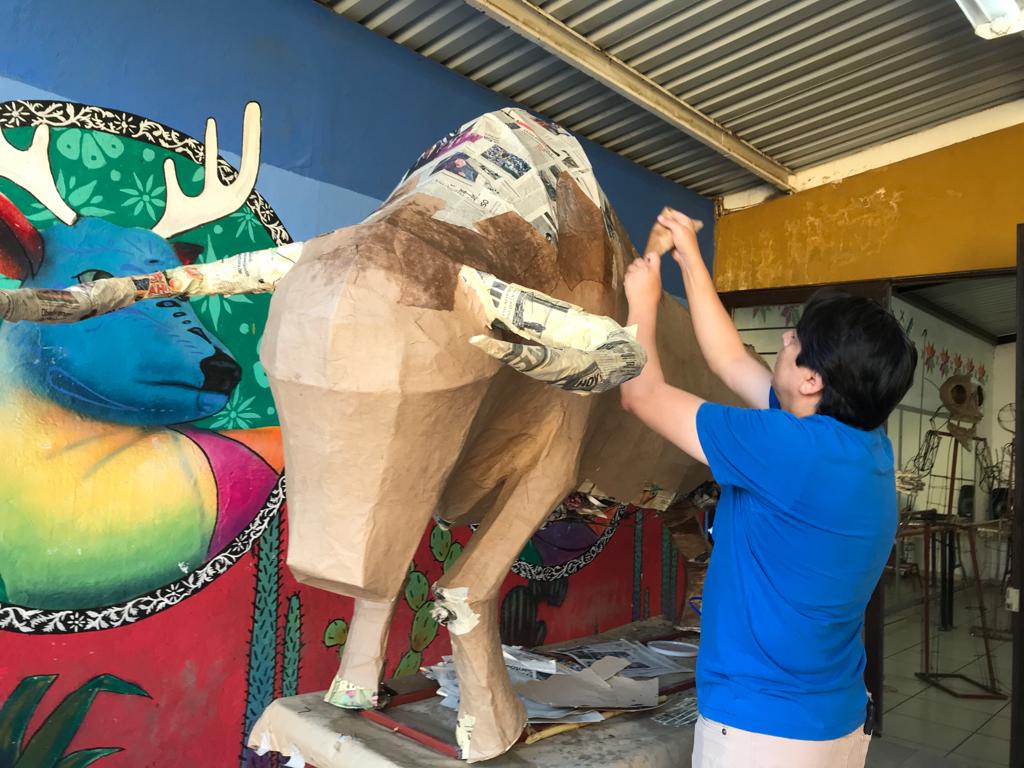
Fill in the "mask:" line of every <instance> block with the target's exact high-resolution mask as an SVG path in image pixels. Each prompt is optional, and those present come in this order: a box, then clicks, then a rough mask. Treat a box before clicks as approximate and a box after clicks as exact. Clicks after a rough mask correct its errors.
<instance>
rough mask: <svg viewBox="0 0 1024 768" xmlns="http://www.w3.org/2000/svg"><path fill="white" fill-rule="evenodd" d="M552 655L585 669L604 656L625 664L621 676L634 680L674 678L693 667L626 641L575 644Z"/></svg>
mask: <svg viewBox="0 0 1024 768" xmlns="http://www.w3.org/2000/svg"><path fill="white" fill-rule="evenodd" d="M555 653H558V654H559V655H562V656H568V657H569V658H571V659H574V660H575V661H577V662H579V663H580V664H582V665H583V666H584V667H588V666H590V665H591V664H593V663H594V662H595V661H597V660H598V659H602V658H604V657H606V656H614V657H616V658H619V659H624V660H625V661H626V662H627V665H626V668H625V669H624V670H623V671H622V675H623V676H625V677H631V678H635V679H645V678H651V677H661V676H662V675H676V674H679V673H680V672H692V671H693V668H692V667H691V666H688V665H687V664H685V663H684V662H681V661H679V660H677V659H673V658H670V657H668V656H664V655H662V654H660V653H655V652H654V651H651V650H649V649H648V648H647V647H646V646H644V645H641V644H640V643H634V642H632V641H630V640H614V641H612V642H608V643H592V644H589V645H577V646H573V647H570V648H560V649H559V650H558V651H555Z"/></svg>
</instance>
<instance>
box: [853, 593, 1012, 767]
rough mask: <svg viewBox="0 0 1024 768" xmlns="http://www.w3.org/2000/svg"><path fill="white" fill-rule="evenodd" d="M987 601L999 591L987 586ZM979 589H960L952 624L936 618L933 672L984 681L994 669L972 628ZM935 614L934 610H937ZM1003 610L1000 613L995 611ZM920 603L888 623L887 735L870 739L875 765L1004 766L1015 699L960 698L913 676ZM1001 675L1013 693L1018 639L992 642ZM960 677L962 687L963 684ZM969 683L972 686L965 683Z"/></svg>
mask: <svg viewBox="0 0 1024 768" xmlns="http://www.w3.org/2000/svg"><path fill="white" fill-rule="evenodd" d="M985 597H986V600H987V601H988V605H989V608H990V610H991V608H992V607H993V601H994V600H996V599H998V597H997V595H996V594H995V593H991V594H989V593H987V594H986V596H985ZM976 602H977V601H976V599H975V598H974V593H973V591H959V592H957V593H956V599H955V621H954V628H953V629H952V630H951V631H948V632H939V631H938V630H937V628H935V627H934V626H933V628H932V635H931V638H932V639H931V646H932V647H931V653H930V655H931V660H932V671H933V672H959V673H962V674H965V675H967V676H968V677H971V678H972V679H975V680H979V681H982V682H985V681H987V676H988V671H987V665H986V663H985V657H984V643H983V641H982V639H981V638H980V637H974V636H972V635H971V633H970V628H971V626H972V625H976V624H977V623H978V611H977V607H976ZM932 616H933V618H932V621H933V623H934V621H935V614H934V612H933V613H932ZM997 618H998V617H997ZM921 641H922V636H921V609H920V607H912V608H909V609H906V610H903V611H901V612H900V613H897V614H895V615H892V616H890V617H889V618H888V619H887V620H886V631H885V655H886V659H885V710H886V711H885V723H884V735H883V736H882V737H880V738H876V739H874V740H873V741H872V744H871V749H870V751H869V752H868V761H867V765H868V766H869V768H896V766H900V768H946V767H948V768H960V767H961V766H975V767H976V768H997V767H998V766H1003V767H1005V766H1006V765H1007V764H1008V761H1009V753H1010V742H1009V738H1010V710H1009V700H1008V699H1007V700H1001V701H999V700H996V701H992V700H983V699H958V698H955V697H954V696H951V695H949V694H947V693H944V692H943V691H940V690H939V689H937V688H934V687H932V686H930V685H928V684H927V683H925V682H923V681H922V680H920V679H918V678H917V677H916V676H915V673H916V672H920V671H921V669H922V666H921V665H922V642H921ZM991 647H992V652H993V661H994V666H995V673H996V680H997V682H998V684H999V686H1000V688H1001V689H1002V690H1003V691H1004V692H1005V693H1006V694H1009V693H1010V691H1009V689H1008V685H1009V680H1010V664H1011V649H1012V646H1011V644H1010V643H1009V642H1008V641H992V642H991ZM962 686H963V684H962V683H958V684H957V687H958V688H960V687H962ZM965 690H966V688H965Z"/></svg>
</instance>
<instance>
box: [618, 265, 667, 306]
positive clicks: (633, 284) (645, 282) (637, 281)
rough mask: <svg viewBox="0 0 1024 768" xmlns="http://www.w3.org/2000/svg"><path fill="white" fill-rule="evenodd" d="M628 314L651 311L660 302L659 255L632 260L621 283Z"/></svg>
mask: <svg viewBox="0 0 1024 768" xmlns="http://www.w3.org/2000/svg"><path fill="white" fill-rule="evenodd" d="M623 287H624V288H625V289H626V300H627V301H628V302H629V309H630V314H632V313H634V312H638V311H639V312H646V311H648V310H653V309H655V308H656V307H657V306H658V302H659V301H661V255H660V254H657V253H655V254H650V253H649V254H647V255H646V256H644V257H643V258H640V259H633V263H632V264H630V265H629V268H628V269H626V277H625V280H624V281H623Z"/></svg>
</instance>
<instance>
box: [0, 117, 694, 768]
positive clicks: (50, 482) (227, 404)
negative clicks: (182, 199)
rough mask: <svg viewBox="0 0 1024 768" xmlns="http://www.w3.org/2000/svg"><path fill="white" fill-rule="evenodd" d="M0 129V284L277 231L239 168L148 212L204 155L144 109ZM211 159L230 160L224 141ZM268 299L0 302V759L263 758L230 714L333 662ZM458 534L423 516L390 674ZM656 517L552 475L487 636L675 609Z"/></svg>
mask: <svg viewBox="0 0 1024 768" xmlns="http://www.w3.org/2000/svg"><path fill="white" fill-rule="evenodd" d="M254 118H255V119H257V120H258V114H255V113H253V111H252V110H249V112H248V114H247V120H249V121H252V120H253V119H254ZM221 119H222V120H232V119H237V116H236V115H233V114H225V115H223V116H221ZM47 134H48V144H47V146H46V147H45V148H44V149H45V153H44V152H42V151H40V149H39V148H40V147H42V141H43V138H45V137H46V135H47ZM41 137H42V138H41ZM0 138H2V141H0V195H3V196H4V197H5V198H7V199H9V200H10V201H11V204H12V205H5V204H3V203H0V219H2V220H3V221H5V222H8V225H10V224H11V223H12V222H14V223H17V222H19V220H20V222H21V223H20V224H19V225H18V228H16V231H17V236H16V237H15V238H14V240H12V239H11V238H10V237H8V238H7V239H6V240H5V239H4V238H2V237H0V273H2V277H0V284H2V285H4V286H17V285H26V286H37V287H63V286H66V285H70V284H73V283H74V282H75V281H77V280H81V281H85V280H90V279H95V278H96V277H101V276H107V275H118V274H132V273H140V272H152V271H154V270H156V269H161V268H167V267H170V266H174V265H178V264H181V263H183V262H184V263H192V262H194V261H201V262H202V261H209V260H214V259H218V258H223V257H225V256H228V255H231V254H234V253H238V252H240V251H248V250H254V249H258V248H262V247H267V246H270V245H273V244H275V243H283V242H288V241H289V240H290V236H289V233H288V230H287V229H286V226H285V224H284V223H282V222H281V221H280V220H279V218H278V216H277V214H276V213H275V211H274V209H273V207H272V206H271V205H270V203H269V202H268V201H266V200H265V199H264V198H263V197H262V196H261V195H260V194H259V193H258V192H257V191H255V190H254V191H252V193H251V194H249V196H248V198H247V200H246V201H245V203H244V204H242V205H241V206H240V207H238V208H237V209H236V210H233V211H230V212H227V213H224V214H223V215H217V216H211V217H209V220H206V219H203V220H202V221H195V222H193V225H192V226H190V227H189V228H188V229H186V230H185V231H183V232H180V233H174V234H173V235H171V236H168V237H161V236H160V235H158V234H156V233H155V232H154V231H153V229H154V227H156V228H157V229H158V230H159V231H164V229H163V225H162V224H159V222H161V219H162V218H163V217H164V215H165V213H166V211H167V208H168V194H167V188H168V180H167V179H168V177H167V176H166V175H165V166H169V167H171V168H173V177H172V178H173V179H174V180H176V182H177V183H178V184H180V188H181V190H182V192H183V193H184V194H185V195H186V196H189V197H192V196H196V195H199V194H200V193H201V191H202V190H203V189H204V186H205V185H207V183H208V182H209V179H207V173H208V171H207V170H205V166H204V160H205V151H206V150H205V147H204V143H203V141H201V140H199V139H197V138H195V137H191V136H187V135H184V134H182V133H180V132H178V131H176V130H175V129H173V128H171V127H168V126H165V125H162V124H160V123H158V122H156V121H154V120H150V119H148V118H145V117H140V116H137V115H133V114H130V113H127V112H122V111H118V110H113V109H107V108H104V107H99V106H93V105H85V104H78V103H74V102H67V101H7V102H0ZM209 138H210V137H208V140H209ZM211 146H212V144H211ZM31 147H36V150H35V151H36V152H37V153H38V154H37V155H35V157H36V158H37V160H41V162H42V164H41V165H40V167H38V168H35V169H34V172H33V173H32V177H31V183H29V182H26V181H25V179H24V178H23V176H24V167H23V166H19V167H20V168H21V170H20V171H17V172H15V171H13V170H11V166H10V165H9V164H8V161H9V160H10V158H11V157H14V158H16V159H18V160H23V159H24V158H25V157H27V155H14V154H13V153H14V152H22V151H25V150H28V149H30V148H31ZM243 154H244V153H243ZM255 161H256V162H258V156H257V157H256V158H255ZM246 162H249V161H247V160H243V162H242V164H241V165H242V173H244V172H245V167H246ZM19 174H20V175H19ZM217 175H218V177H219V179H220V180H221V181H224V182H229V181H231V180H232V179H234V178H236V177H237V176H238V175H239V171H238V170H236V169H235V168H233V167H232V166H231V165H229V164H228V163H227V162H226V161H225V160H224V159H223V158H221V159H219V161H218V164H217ZM12 176H15V177H16V178H17V180H18V181H19V182H21V183H16V181H15V179H14V178H12ZM41 182H45V185H42V186H47V185H48V187H49V190H48V191H43V190H41V189H40V186H41ZM173 183H175V181H173V180H172V181H171V184H173ZM65 207H66V208H67V209H69V210H70V211H71V212H72V214H73V217H71V218H73V221H71V223H69V217H68V216H66V215H65V216H61V215H60V213H61V210H62V209H63V208H65ZM54 208H57V209H58V210H54ZM65 213H66V211H65ZM25 222H27V224H26V223H25ZM2 231H11V230H9V229H6V230H2ZM267 302H268V298H267V297H265V296H236V297H230V298H224V297H212V298H209V299H204V300H199V301H193V302H180V301H163V302H158V303H154V304H152V305H149V304H147V305H138V306H137V307H133V308H130V309H127V310H124V311H122V312H118V313H116V314H114V315H110V316H105V317H98V318H93V319H91V320H88V321H85V322H82V323H79V324H74V325H67V326H61V325H53V326H43V325H29V324H7V325H0V366H2V369H3V370H4V371H5V375H4V377H3V378H2V379H0V447H2V448H3V450H4V452H5V456H6V457H7V459H6V461H7V466H6V468H5V471H4V472H3V473H2V474H0V648H2V652H0V765H17V766H32V768H36V766H49V765H53V766H58V765H59V766H63V767H64V768H69V767H70V766H85V765H90V764H92V763H99V764H102V765H103V766H104V768H107V767H108V766H109V768H119V767H121V768H139V767H140V766H157V767H158V768H159V767H162V766H176V765H182V764H188V765H201V766H207V765H209V766H226V765H231V764H238V765H242V766H246V765H254V766H255V765H259V766H263V765H270V764H271V763H270V760H271V758H270V757H269V756H267V757H264V758H258V757H256V756H255V755H254V754H252V753H251V752H249V751H248V750H245V749H244V747H243V742H244V737H245V734H246V733H247V731H248V729H249V727H250V726H251V724H252V723H253V722H254V721H255V719H256V718H257V717H258V715H259V714H260V713H261V712H262V710H263V708H264V707H265V706H267V704H269V703H270V701H271V700H272V699H273V698H275V697H277V696H282V695H291V694H294V693H296V692H304V691H310V690H320V689H323V688H325V687H326V686H327V684H328V683H329V681H330V680H331V678H332V676H333V674H334V671H335V669H336V666H337V658H338V653H339V652H343V651H344V645H345V639H346V636H347V622H348V619H349V617H350V616H351V609H352V606H351V601H349V600H347V599H340V598H337V597H335V596H333V595H329V594H327V593H323V592H319V591H317V590H313V589H310V588H308V587H305V586H302V585H299V584H298V583H296V582H295V581H294V579H292V577H291V575H290V573H289V572H288V570H287V568H286V567H285V565H284V555H285V551H286V548H287V523H286V516H287V509H286V504H285V482H286V481H285V479H284V477H283V474H282V473H283V471H284V467H283V458H282V455H281V453H282V452H281V446H280V439H279V427H278V421H277V414H276V412H275V409H274V403H273V399H272V397H271V395H270V391H269V387H268V384H267V380H266V377H265V375H264V373H263V371H262V369H261V368H260V365H259V361H258V354H257V350H258V344H259V340H260V336H261V334H262V329H263V324H264V320H265V317H266V311H267ZM469 535H470V531H468V530H465V529H452V530H447V529H445V528H443V527H441V526H433V527H432V528H431V530H430V531H428V532H426V533H425V535H424V538H423V541H422V543H421V545H420V548H419V551H418V552H417V554H416V557H415V563H414V565H413V568H412V569H411V570H410V574H409V579H408V582H407V584H406V588H405V600H404V601H403V602H402V604H401V605H400V606H399V609H398V612H397V616H396V618H395V621H394V622H393V624H392V634H391V637H390V641H389V646H388V666H387V669H388V673H389V674H392V675H398V674H405V673H409V672H412V671H415V670H416V669H417V668H418V667H419V666H420V665H421V664H430V663H434V662H435V661H437V660H438V659H439V658H440V657H441V656H442V655H443V654H445V653H449V652H450V646H449V643H448V639H447V634H446V632H444V631H443V630H441V629H440V628H439V627H438V626H437V624H436V622H435V621H434V620H433V618H432V616H431V613H430V591H429V586H430V584H432V583H433V582H434V581H436V580H437V579H438V578H439V576H440V575H441V574H442V573H443V572H444V569H445V568H447V567H449V566H450V565H451V563H452V562H454V560H455V558H457V557H458V556H459V553H460V552H461V549H462V546H463V545H464V544H465V543H466V541H467V539H468V536H469ZM668 541H669V540H668V535H667V533H666V532H665V531H663V530H662V528H661V525H660V523H659V522H658V521H657V519H656V518H655V517H654V516H653V515H650V514H648V513H646V512H645V511H643V510H636V509H633V508H626V507H614V506H611V507H607V508H598V509H596V510H595V508H594V507H593V505H592V503H591V501H590V500H588V499H586V498H585V497H570V498H569V499H567V500H566V502H565V503H564V504H563V505H562V507H560V508H559V509H558V510H557V511H556V512H555V514H554V515H553V516H552V519H551V521H549V523H548V524H547V525H546V526H545V527H544V528H543V529H542V530H541V531H539V532H538V534H537V536H536V537H535V538H534V539H533V541H532V542H531V544H530V545H529V546H528V547H527V549H526V550H525V551H524V552H523V554H522V555H521V557H520V559H519V562H517V564H516V566H515V568H514V573H512V574H510V575H509V578H508V580H507V583H506V585H505V587H504V589H503V605H502V621H503V624H502V630H503V636H504V637H506V639H507V640H508V641H512V642H524V643H539V642H544V641H546V642H551V641H555V640H559V639H566V638H569V637H574V636H579V635H583V634H589V633H591V632H595V631H600V630H604V629H608V628H611V627H613V626H617V625H620V624H623V623H625V622H628V621H630V620H633V619H637V618H644V617H647V616H649V615H652V614H658V613H661V612H665V613H667V614H670V615H672V614H673V613H674V611H675V610H676V605H675V602H676V599H677V596H681V595H682V594H683V590H682V588H681V583H680V579H681V578H682V569H681V565H680V563H679V562H678V558H677V557H676V555H675V554H674V550H673V549H672V547H671V546H670V545H669V544H668ZM591 565H594V567H590V566H591ZM596 594H601V596H602V599H601V600H594V599H593V597H594V595H596Z"/></svg>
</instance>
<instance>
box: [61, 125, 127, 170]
mask: <svg viewBox="0 0 1024 768" xmlns="http://www.w3.org/2000/svg"><path fill="white" fill-rule="evenodd" d="M57 151H58V152H60V154H61V155H63V156H64V157H66V158H67V159H68V160H73V161H78V160H81V161H82V165H84V166H85V167H86V168H88V169H89V170H91V171H94V170H96V169H97V168H102V167H103V166H104V165H106V164H107V159H108V158H109V159H110V160H116V159H117V158H119V157H120V156H121V155H122V154H124V141H122V140H121V139H119V138H118V137H117V136H112V135H111V134H109V133H101V132H100V131H86V130H83V129H81V128H67V129H65V130H63V131H61V132H60V135H59V136H57Z"/></svg>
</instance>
